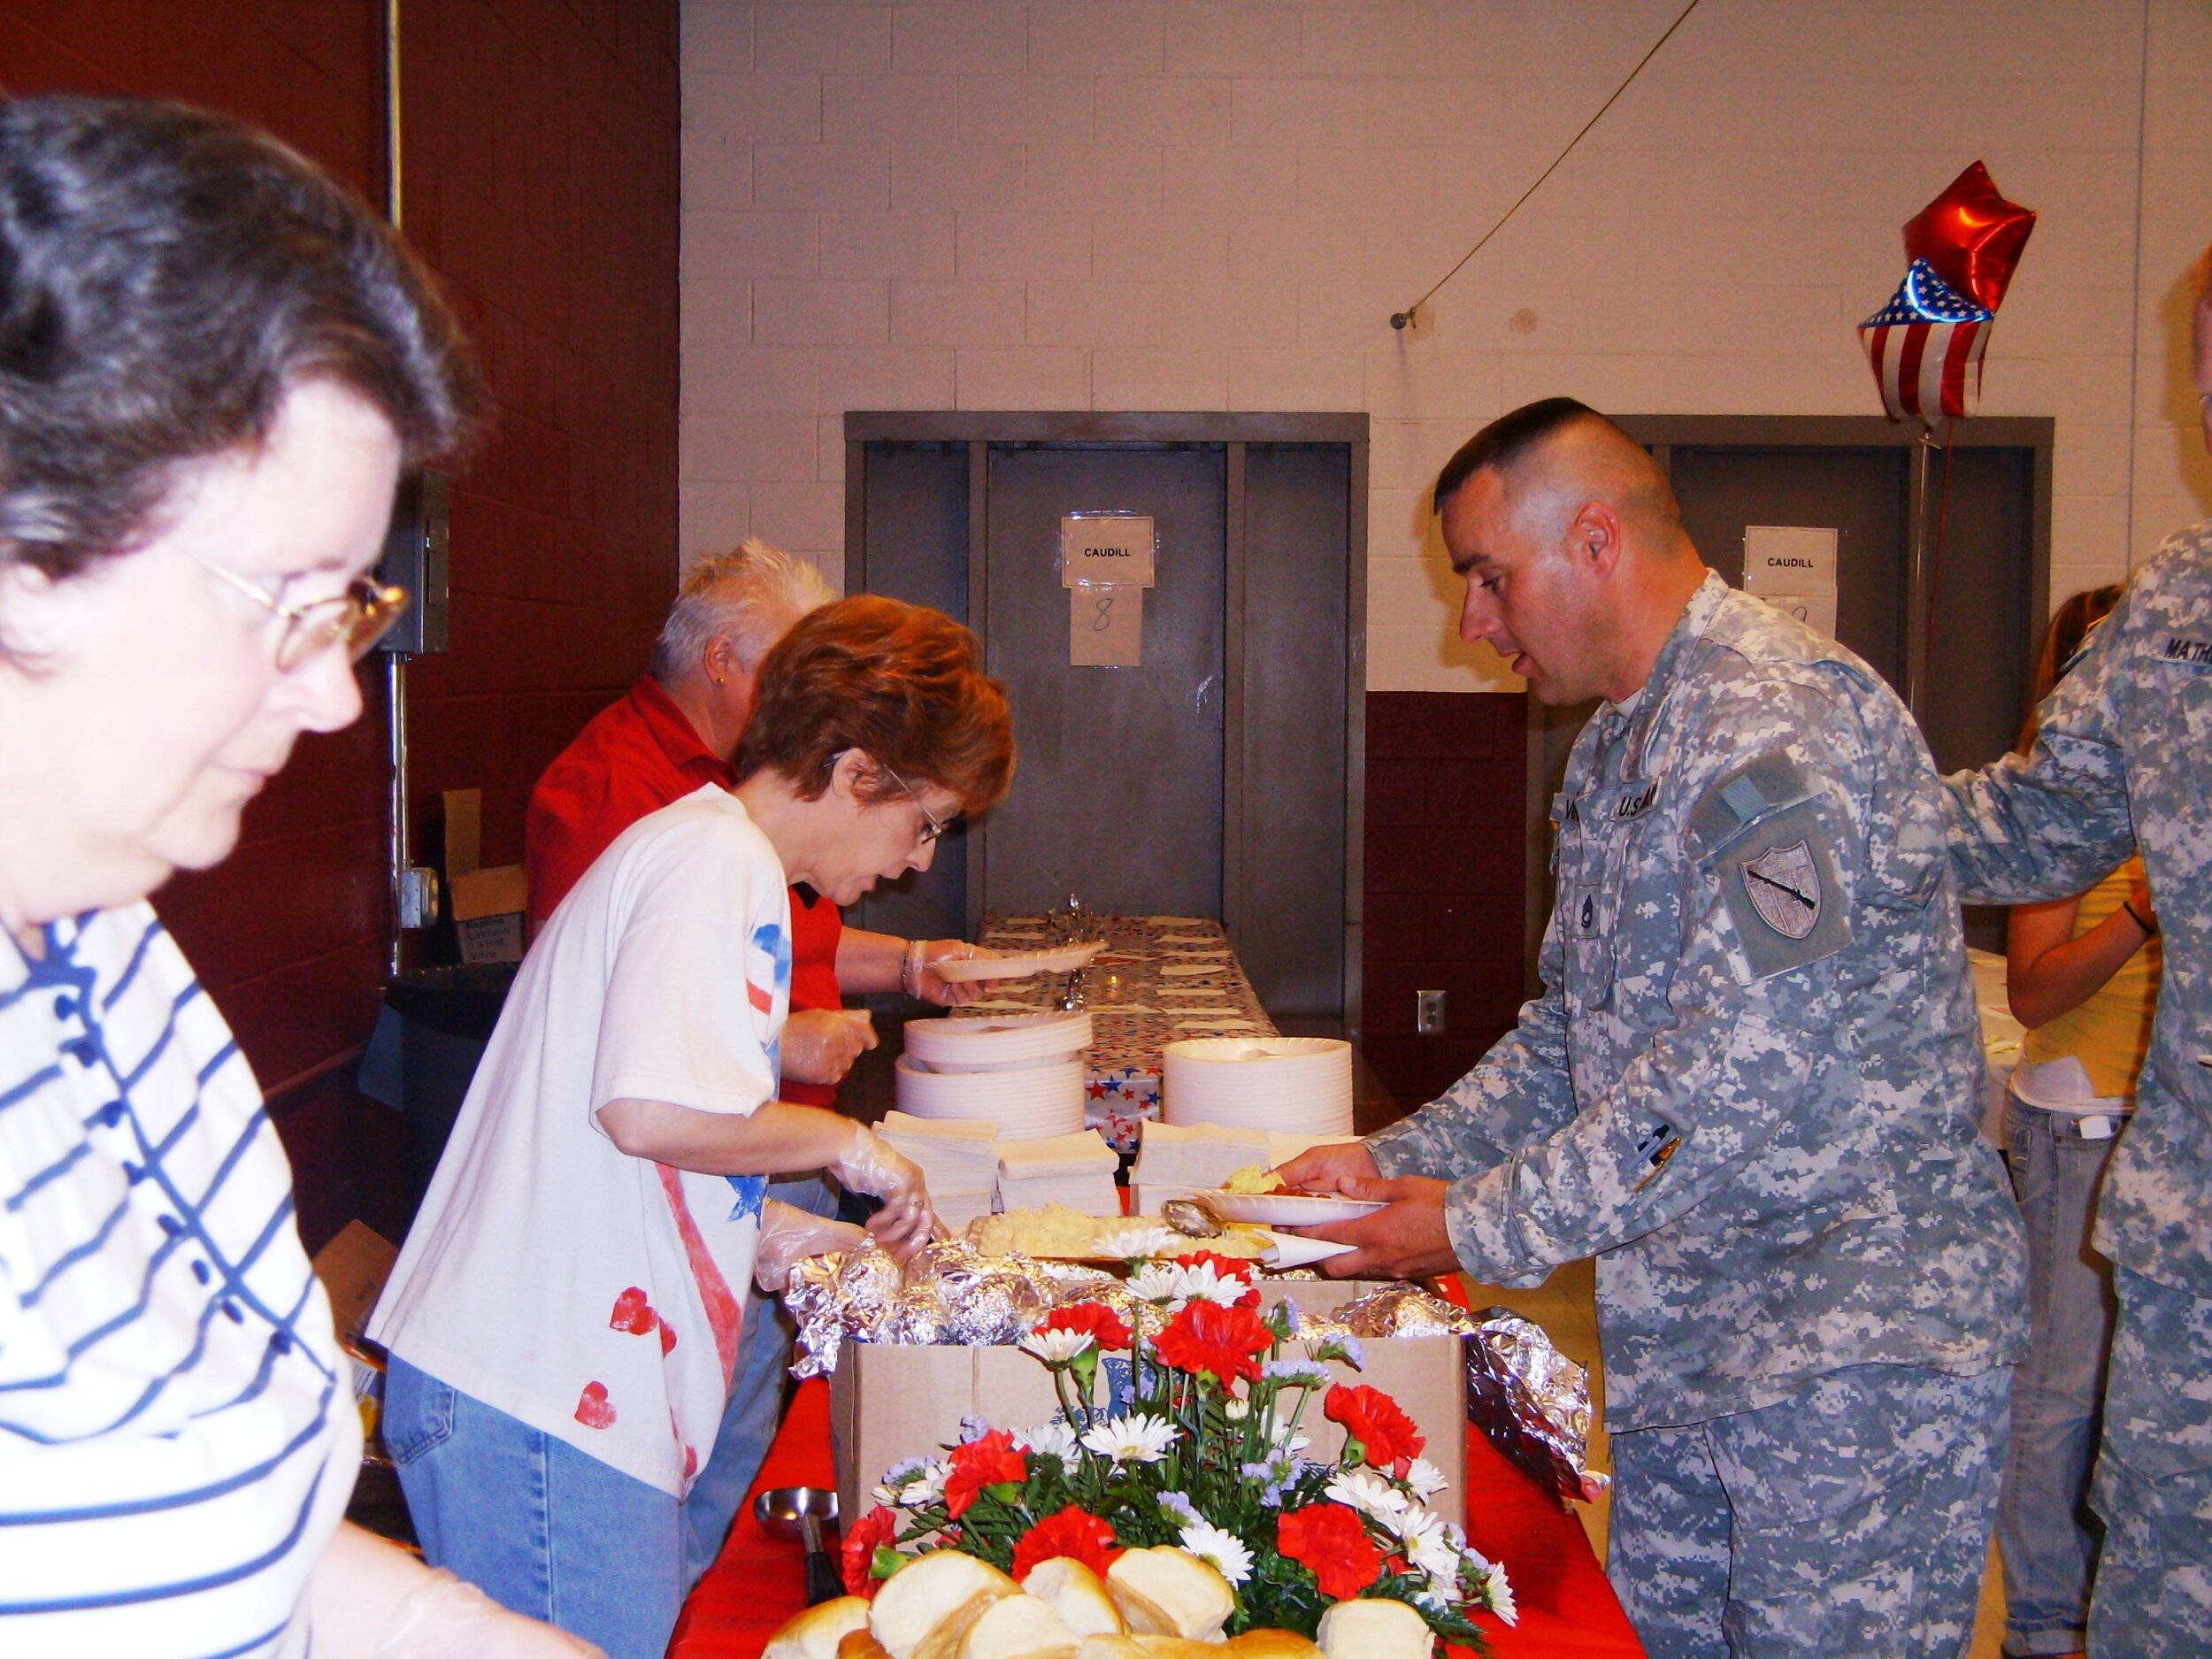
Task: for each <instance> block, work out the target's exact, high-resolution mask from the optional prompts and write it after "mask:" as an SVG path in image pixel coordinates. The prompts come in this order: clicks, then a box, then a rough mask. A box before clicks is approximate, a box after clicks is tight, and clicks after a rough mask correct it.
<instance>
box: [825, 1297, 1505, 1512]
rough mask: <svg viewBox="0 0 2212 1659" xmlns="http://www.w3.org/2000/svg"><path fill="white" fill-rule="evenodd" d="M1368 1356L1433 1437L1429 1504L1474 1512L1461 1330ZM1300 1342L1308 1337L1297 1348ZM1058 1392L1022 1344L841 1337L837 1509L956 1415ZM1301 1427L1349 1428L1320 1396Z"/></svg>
mask: <svg viewBox="0 0 2212 1659" xmlns="http://www.w3.org/2000/svg"><path fill="white" fill-rule="evenodd" d="M1262 1288H1263V1296H1264V1300H1265V1302H1267V1303H1268V1304H1269V1305H1272V1304H1273V1303H1274V1302H1279V1301H1281V1300H1283V1299H1284V1298H1286V1297H1287V1298H1288V1299H1289V1300H1290V1301H1292V1302H1295V1303H1296V1304H1297V1306H1298V1309H1299V1310H1300V1311H1301V1312H1313V1313H1325V1312H1326V1311H1327V1310H1330V1309H1331V1308H1336V1307H1340V1306H1342V1305H1343V1304H1344V1303H1345V1302H1349V1301H1351V1300H1352V1299H1353V1298H1354V1297H1356V1296H1359V1295H1362V1294H1365V1293H1366V1292H1368V1291H1371V1290H1379V1289H1381V1288H1382V1286H1381V1285H1380V1284H1379V1283H1375V1282H1372V1281H1365V1280H1360V1279H1325V1280H1309V1279H1294V1280H1290V1281H1288V1282H1286V1283H1280V1284H1274V1285H1264V1286H1263V1287H1262ZM1363 1346H1364V1348H1366V1350H1367V1368H1366V1370H1364V1371H1354V1370H1353V1369H1352V1368H1351V1367H1350V1366H1349V1365H1347V1364H1343V1363H1333V1364H1332V1365H1331V1366H1330V1369H1331V1370H1332V1371H1334V1372H1335V1373H1336V1374H1337V1376H1338V1378H1339V1379H1340V1380H1341V1381H1343V1382H1346V1383H1367V1384H1370V1385H1371V1386H1374V1387H1377V1388H1379V1389H1381V1390H1382V1391H1383V1392H1384V1393H1385V1394H1388V1395H1390V1396H1391V1397H1392V1398H1393V1399H1394V1400H1395V1401H1397V1402H1398V1403H1399V1405H1400V1406H1402V1407H1403V1408H1404V1409H1405V1411H1406V1413H1407V1415H1409V1417H1412V1418H1413V1420H1414V1422H1415V1423H1417V1424H1418V1425H1420V1428H1421V1432H1422V1433H1423V1434H1424V1435H1425V1436H1426V1437H1427V1439H1428V1448H1427V1450H1426V1451H1425V1453H1424V1454H1423V1455H1425V1456H1426V1457H1427V1458H1428V1460H1429V1461H1430V1462H1431V1463H1434V1464H1435V1465H1436V1466H1437V1468H1438V1469H1439V1470H1440V1471H1442V1473H1443V1476H1444V1479H1445V1481H1446V1483H1447V1484H1446V1486H1445V1489H1444V1491H1442V1492H1441V1493H1440V1494H1437V1496H1436V1497H1435V1498H1434V1499H1433V1500H1432V1504H1431V1507H1432V1508H1433V1509H1435V1510H1436V1512H1437V1513H1438V1514H1439V1515H1440V1516H1442V1517H1444V1518H1445V1519H1446V1520H1448V1521H1454V1522H1457V1523H1460V1524H1461V1525H1464V1524H1465V1522H1466V1518H1467V1493H1466V1485H1467V1406H1466V1398H1467V1384H1466V1373H1465V1364H1464V1360H1463V1356H1462V1352H1461V1346H1460V1339H1459V1338H1458V1337H1455V1336H1401V1337H1388V1338H1383V1339H1376V1338H1368V1339H1364V1340H1363ZM1292 1351H1294V1352H1299V1353H1302V1352H1303V1350H1302V1348H1293V1350H1292ZM1058 1407H1059V1402H1058V1401H1057V1400H1056V1398H1055V1397H1054V1394H1053V1391H1052V1375H1051V1373H1050V1372H1049V1371H1047V1370H1046V1369H1045V1368H1044V1366H1043V1365H1041V1363H1038V1362H1037V1361H1036V1360H1034V1359H1032V1358H1031V1357H1030V1356H1028V1355H1026V1354H1025V1353H1023V1352H1022V1351H1021V1350H1020V1349H1019V1348H925V1347H919V1346H913V1347H909V1346H904V1345H898V1344H892V1343H877V1342H853V1341H848V1342H847V1343H846V1344H845V1347H844V1351H843V1352H842V1353H841V1354H840V1355H839V1356H838V1360H837V1371H836V1373H835V1375H834V1376H833V1377H832V1379H830V1444H831V1449H832V1452H833V1456H834V1459H835V1463H836V1470H837V1504H838V1513H839V1514H841V1515H849V1516H856V1515H864V1514H866V1513H867V1512H868V1510H869V1509H871V1508H872V1507H873V1502H872V1499H871V1498H870V1497H869V1495H868V1494H869V1493H870V1492H871V1491H872V1489H873V1488H874V1486H875V1484H876V1482H877V1481H879V1480H880V1479H882V1478H883V1471H885V1470H887V1469H888V1468H889V1467H890V1466H891V1465H892V1464H894V1463H897V1462H899V1461H900V1460H901V1459H902V1458H907V1457H925V1456H936V1455H941V1452H942V1449H943V1448H945V1447H947V1446H949V1445H952V1444H955V1443H956V1442H957V1441H958V1440H959V1438H960V1419H961V1418H962V1417H970V1416H972V1417H982V1418H984V1419H985V1420H986V1421H987V1422H988V1423H989V1424H990V1425H991V1426H992V1427H994V1428H1002V1429H1009V1430H1012V1431H1014V1432H1020V1431H1021V1430H1024V1429H1027V1428H1033V1427H1034V1426H1035V1425H1038V1424H1040V1423H1044V1422H1048V1421H1049V1420H1050V1419H1051V1417H1052V1416H1053V1414H1054V1412H1055V1411H1056V1410H1057V1409H1058ZM1299 1432H1301V1433H1302V1434H1306V1435H1308V1436H1310V1438H1311V1439H1312V1440H1313V1445H1312V1446H1311V1447H1310V1448H1309V1449H1308V1451H1307V1453H1306V1455H1307V1456H1309V1457H1331V1456H1333V1455H1335V1454H1336V1452H1337V1450H1338V1448H1340V1447H1341V1446H1342V1445H1343V1443H1344V1431H1343V1430H1342V1429H1341V1428H1340V1427H1339V1426H1338V1425H1335V1424H1333V1423H1332V1422H1330V1421H1329V1420H1328V1419H1327V1418H1326V1417H1323V1416H1322V1415H1321V1410H1320V1402H1318V1401H1316V1402H1314V1403H1313V1404H1312V1405H1310V1406H1309V1407H1308V1408H1307V1410H1306V1415H1305V1418H1304V1420H1303V1421H1302V1422H1301V1423H1300V1425H1299Z"/></svg>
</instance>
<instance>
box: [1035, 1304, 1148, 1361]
mask: <svg viewBox="0 0 2212 1659" xmlns="http://www.w3.org/2000/svg"><path fill="white" fill-rule="evenodd" d="M1037 1329H1038V1330H1040V1331H1080V1332H1082V1333H1084V1334H1085V1335H1086V1336H1088V1337H1089V1338H1091V1339H1092V1340H1094V1341H1095V1342H1096V1343H1097V1344H1098V1346H1099V1348H1100V1350H1101V1351H1102V1352H1103V1351H1105V1350H1107V1349H1110V1348H1127V1347H1128V1346H1129V1341H1130V1337H1129V1327H1128V1325H1125V1324H1124V1323H1123V1322H1122V1317H1121V1316H1120V1315H1119V1314H1118V1313H1116V1312H1115V1311H1114V1310H1112V1309H1111V1308H1109V1307H1107V1306H1106V1305H1105V1304H1104V1303H1103V1302H1075V1303H1072V1304H1071V1305H1070V1306H1068V1307H1065V1308H1055V1309H1054V1310H1052V1311H1051V1312H1050V1313H1048V1314H1047V1315H1046V1316H1045V1322H1044V1323H1043V1324H1042V1325H1039V1326H1038V1327H1037Z"/></svg>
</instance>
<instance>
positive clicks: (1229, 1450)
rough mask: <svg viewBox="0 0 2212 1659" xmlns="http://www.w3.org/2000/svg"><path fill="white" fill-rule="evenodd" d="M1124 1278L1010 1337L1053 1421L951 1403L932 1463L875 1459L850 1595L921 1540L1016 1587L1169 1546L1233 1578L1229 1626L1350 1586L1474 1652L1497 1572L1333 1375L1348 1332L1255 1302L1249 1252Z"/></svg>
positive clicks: (1294, 1610) (1379, 1411) (1366, 1402)
mask: <svg viewBox="0 0 2212 1659" xmlns="http://www.w3.org/2000/svg"><path fill="white" fill-rule="evenodd" d="M1128 1287H1129V1291H1130V1299H1131V1300H1130V1306H1131V1308H1132V1310H1133V1319H1125V1318H1124V1317H1122V1315H1120V1314H1118V1313H1117V1312H1115V1311H1114V1310H1112V1309H1110V1308H1108V1307H1105V1306H1103V1305H1102V1304H1100V1303H1097V1302H1083V1303H1078V1304H1076V1305H1074V1306H1071V1307H1064V1308H1061V1309H1058V1310H1056V1311H1054V1312H1053V1313H1052V1314H1051V1315H1050V1316H1049V1317H1047V1318H1046V1319H1045V1321H1044V1323H1043V1324H1041V1325H1038V1326H1036V1327H1035V1328H1034V1329H1033V1331H1032V1332H1031V1333H1029V1335H1028V1336H1027V1337H1025V1338H1024V1339H1023V1340H1022V1342H1021V1345H1020V1346H1021V1347H1022V1348H1023V1349H1024V1350H1025V1352H1027V1353H1028V1354H1030V1355H1031V1356H1033V1357H1034V1358H1036V1359H1037V1360H1038V1361H1039V1362H1040V1363H1042V1364H1043V1365H1044V1366H1045V1367H1046V1368H1047V1369H1048V1371H1051V1373H1052V1379H1053V1386H1054V1389H1055V1391H1056V1394H1057V1395H1058V1397H1059V1400H1060V1410H1059V1411H1058V1413H1056V1416H1055V1417H1054V1418H1053V1420H1052V1421H1050V1422H1048V1423H1045V1424H1041V1425H1038V1426H1037V1427H1035V1428H1033V1429H1029V1430H1027V1431H1025V1432H1009V1431H1008V1430H1005V1429H1001V1428H993V1427H991V1426H990V1425H987V1424H984V1423H980V1422H978V1421H976V1420H975V1419H973V1418H970V1419H968V1420H967V1421H966V1422H964V1424H963V1425H962V1436H961V1441H960V1444H958V1445H956V1446H953V1447H949V1448H945V1449H946V1455H944V1456H942V1457H935V1458H912V1459H909V1460H908V1461H906V1462H904V1463H900V1464H897V1465H896V1466H895V1467H894V1468H892V1469H890V1470H889V1471H887V1472H886V1473H885V1475H884V1477H883V1480H882V1483H881V1484H880V1485H879V1486H877V1487H876V1489H875V1494H874V1495H875V1499H876V1505H877V1507H876V1508H874V1509H872V1510H871V1511H870V1512H869V1513H868V1514H867V1515H865V1516H864V1517H860V1518H859V1519H858V1520H856V1522H855V1523H854V1524H853V1525H851V1526H849V1528H848V1529H847V1532H846V1535H845V1540H844V1562H843V1565H844V1576H845V1583H846V1587H847V1588H848V1589H849V1591H851V1592H852V1593H853V1594H856V1595H872V1594H874V1592H875V1590H876V1589H877V1588H878V1587H879V1586H880V1584H881V1583H882V1581H883V1580H884V1579H886V1578H889V1577H890V1576H891V1575H892V1574H894V1573H895V1572H897V1571H899V1570H900V1569H901V1568H902V1566H904V1565H905V1564H906V1563H908V1562H909V1561H911V1560H913V1559H914V1558H915V1557H916V1555H919V1554H922V1553H926V1552H928V1551H930V1550H934V1549H948V1548H949V1549H958V1550H963V1551H964V1552H966V1553H967V1554H969V1555H975V1556H978V1557H979V1558H981V1559H982V1560H985V1561H987V1562H989V1563H991V1564H992V1565H993V1566H995V1567H997V1568H999V1569H1000V1570H1001V1571H1005V1572H1008V1573H1010V1575H1011V1576H1012V1577H1013V1578H1016V1579H1017V1580H1019V1579H1021V1578H1024V1577H1025V1575H1026V1574H1027V1573H1028V1571H1029V1570H1030V1569H1031V1568H1032V1567H1033V1566H1034V1565H1036V1563H1039V1562H1041V1561H1045V1560H1048V1559H1050V1558H1052V1557H1054V1556H1060V1555H1065V1556H1071V1557H1072V1558H1074V1559H1075V1560H1077V1561H1080V1562H1082V1563H1084V1564H1085V1565H1087V1566H1088V1567H1089V1568H1091V1569H1092V1571H1094V1572H1097V1573H1098V1574H1100V1575H1101V1576H1102V1577H1103V1576H1104V1574H1105V1572H1106V1571H1107V1569H1108V1568H1109V1567H1110V1566H1111V1565H1112V1564H1113V1562H1114V1560H1115V1558H1116V1557H1117V1556H1118V1555H1120V1554H1121V1553H1122V1551H1123V1550H1125V1549H1132V1548H1149V1547H1152V1546H1155V1545H1160V1544H1168V1545H1176V1546H1179V1547H1180V1548H1183V1549H1185V1550H1187V1551H1188V1552H1189V1553H1190V1554H1192V1555H1196V1556H1198V1557H1200V1558H1201V1559H1202V1560H1204V1561H1207V1562H1210V1563H1212V1564H1213V1566H1214V1567H1215V1568H1216V1569H1217V1570H1218V1571H1220V1573H1221V1575H1222V1577H1223V1578H1226V1579H1227V1580H1228V1581H1229V1583H1230V1584H1231V1586H1233V1588H1234V1589H1235V1591H1236V1594H1237V1603H1238V1605H1237V1610H1236V1613H1235V1615H1234V1616H1233V1618H1232V1619H1231V1621H1230V1624H1229V1625H1228V1633H1229V1634H1232V1635H1234V1634H1237V1633H1239V1632H1243V1631H1245V1630H1249V1629H1255V1628H1263V1627H1267V1626H1280V1627H1283V1628H1286V1629H1289V1630H1294V1631H1297V1632H1301V1633H1302V1634H1304V1635H1307V1636H1311V1635H1313V1634H1314V1632H1315V1631H1316V1629H1317V1626H1318V1624H1319V1623H1320V1620H1321V1616H1322V1614H1323V1613H1325V1611H1327V1609H1328V1608H1329V1607H1330V1605H1331V1604H1332V1603H1333V1602H1336V1601H1348V1600H1351V1599H1353V1598H1356V1597H1381V1598H1388V1599H1391V1600H1394V1601H1403V1602H1406V1603H1408V1604H1409V1605H1410V1606H1411V1607H1413V1608H1414V1609H1416V1610H1417V1612H1419V1613H1420V1614H1421V1616H1422V1617H1423V1618H1424V1619H1425V1620H1426V1621H1427V1623H1428V1624H1429V1627H1430V1628H1431V1629H1432V1631H1434V1632H1436V1633H1437V1634H1439V1635H1440V1636H1443V1637H1445V1638H1447V1639H1448V1640H1452V1641H1455V1642H1459V1643H1462V1644H1465V1645H1470V1646H1474V1647H1479V1646H1480V1645H1481V1641H1482V1638H1481V1632H1479V1629H1478V1628H1477V1627H1476V1625H1475V1624H1474V1623H1473V1621H1472V1617H1471V1615H1472V1614H1473V1612H1474V1611H1476V1610H1477V1609H1481V1610H1486V1611H1488V1612H1491V1613H1494V1614H1496V1615H1497V1616H1498V1617H1500V1618H1502V1619H1503V1620H1504V1621H1505V1622H1506V1623H1508V1624H1511V1623H1512V1622H1513V1621H1514V1607H1513V1596H1512V1592H1511V1590H1510V1588H1509V1586H1507V1583H1506V1579H1505V1574H1504V1572H1503V1571H1502V1570H1501V1569H1500V1568H1499V1567H1498V1566H1497V1565H1495V1564H1494V1563H1491V1562H1489V1561H1487V1560H1486V1559H1485V1558H1484V1557H1483V1556H1482V1555H1480V1554H1479V1553H1478V1552H1476V1551H1475V1550H1473V1549H1471V1548H1469V1546H1468V1543H1467V1540H1466V1538H1465V1536H1464V1535H1463V1533H1462V1532H1461V1531H1460V1529H1459V1528H1457V1527H1456V1526H1454V1525H1449V1524H1448V1523H1447V1522H1446V1521H1444V1520H1443V1519H1442V1517H1440V1516H1438V1515H1437V1514H1436V1513H1435V1512H1434V1511H1432V1509H1429V1507H1428V1503H1427V1500H1428V1499H1430V1498H1432V1497H1433V1496H1434V1495H1435V1494H1437V1493H1438V1492H1439V1491H1440V1490H1441V1489H1442V1487H1443V1485H1444V1482H1443V1478H1442V1476H1441V1475H1440V1473H1439V1472H1438V1471H1437V1470H1436V1468H1435V1467H1434V1465H1432V1463H1429V1462H1428V1461H1427V1460H1426V1459H1425V1458H1424V1457H1423V1456H1422V1455H1421V1453H1422V1451H1423V1449H1424V1448H1425V1441H1424V1440H1423V1438H1422V1435H1421V1432H1420V1431H1419V1429H1417V1427H1416V1426H1415V1425H1414V1423H1413V1421H1412V1419H1411V1418H1409V1417H1407V1415H1406V1414H1405V1413H1404V1412H1403V1411H1402V1410H1401V1409H1399V1407H1398V1404H1397V1402H1395V1401H1394V1400H1392V1399H1391V1398H1390V1397H1389V1396H1388V1395H1387V1394H1383V1393H1381V1392H1380V1391H1379V1390H1377V1389H1375V1388H1371V1387H1368V1386H1346V1385H1343V1384H1340V1383H1337V1382H1335V1381H1333V1378H1332V1375H1331V1372H1330V1371H1329V1369H1328V1365H1327V1362H1329V1361H1331V1360H1341V1361H1343V1362H1345V1363H1348V1364H1350V1365H1351V1366H1352V1367H1353V1368H1354V1369H1359V1368H1360V1367H1361V1366H1362V1365H1363V1363H1364V1355H1363V1353H1362V1351H1361V1347H1360V1343H1359V1340H1358V1339H1357V1338H1356V1337H1351V1336H1346V1335H1340V1334H1336V1333H1328V1332H1315V1333H1310V1334H1309V1335H1308V1336H1307V1337H1305V1338H1303V1339H1301V1338H1300V1335H1299V1318H1298V1310H1297V1309H1296V1307H1295V1305H1294V1304H1293V1303H1291V1302H1288V1301H1285V1302H1279V1303H1278V1304H1276V1305H1275V1306H1274V1307H1273V1308H1271V1309H1270V1310H1267V1312H1265V1313H1264V1314H1263V1313H1261V1312H1260V1311H1258V1307H1259V1301H1260V1296H1259V1292H1258V1290H1257V1289H1256V1288H1255V1287H1254V1286H1253V1284H1252V1267H1251V1264H1250V1263H1247V1262H1240V1261H1233V1260H1230V1259H1229V1258H1227V1257H1225V1256H1217V1255H1215V1254H1214V1253H1212V1252H1210V1251H1203V1250H1202V1251H1199V1252H1197V1253H1195V1254H1194V1255H1188V1256H1178V1257H1176V1258H1175V1259H1174V1261H1173V1262H1172V1263H1169V1262H1154V1263H1148V1264H1146V1265H1144V1266H1142V1267H1141V1268H1139V1269H1138V1270H1137V1271H1135V1273H1134V1274H1133V1276H1132V1278H1131V1279H1130V1280H1129V1286H1128ZM1154 1319H1156V1320H1157V1322H1158V1323H1157V1325H1156V1326H1155V1325H1153V1320H1154ZM1148 1327H1150V1328H1148ZM1119 1353H1127V1354H1128V1355H1129V1356H1130V1358H1129V1361H1128V1373H1127V1387H1126V1392H1125V1394H1118V1391H1117V1390H1116V1389H1115V1388H1114V1387H1113V1386H1109V1387H1108V1388H1107V1390H1106V1394H1107V1395H1108V1397H1107V1398H1104V1399H1102V1398H1101V1391H1100V1386H1099V1378H1100V1372H1101V1361H1102V1358H1103V1357H1104V1356H1106V1355H1108V1354H1119ZM1316 1408H1317V1409H1318V1410H1319V1412H1320V1414H1321V1415H1322V1416H1323V1417H1326V1418H1327V1419H1329V1420H1330V1421H1332V1422H1335V1423H1338V1424H1340V1425H1343V1428H1344V1432H1345V1440H1344V1446H1343V1449H1342V1451H1341V1453H1340V1455H1339V1456H1338V1458H1337V1459H1336V1460H1335V1461H1334V1462H1322V1461H1318V1460H1316V1459H1311V1458H1308V1457H1305V1456H1302V1455H1301V1454H1302V1453H1303V1452H1304V1451H1305V1449H1306V1448H1307V1447H1308V1446H1309V1444H1310V1441H1309V1440H1308V1439H1307V1437H1306V1436H1304V1435H1302V1433H1300V1432H1299V1430H1300V1426H1301V1425H1302V1424H1303V1423H1305V1422H1306V1421H1307V1420H1308V1417H1307V1414H1308V1412H1309V1411H1310V1410H1311V1409H1316Z"/></svg>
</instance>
